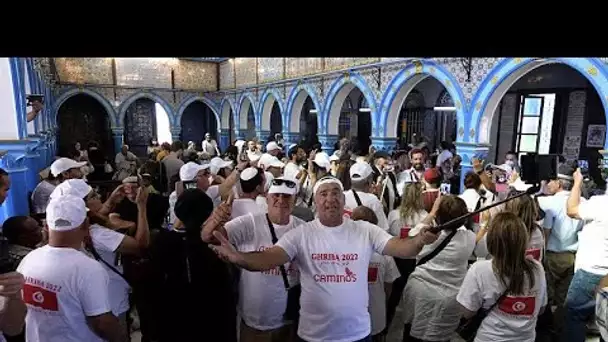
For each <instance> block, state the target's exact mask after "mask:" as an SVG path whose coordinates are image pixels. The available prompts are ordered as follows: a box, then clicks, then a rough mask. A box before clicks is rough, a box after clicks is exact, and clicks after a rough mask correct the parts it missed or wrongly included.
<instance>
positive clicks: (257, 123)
mask: <svg viewBox="0 0 608 342" xmlns="http://www.w3.org/2000/svg"><path fill="white" fill-rule="evenodd" d="M246 98H247V99H249V102H250V103H251V107H252V108H253V115H254V117H255V119H256V120H255V129H256V130H259V129H260V128H259V127H260V121H259V120H258V113H256V109H257V103H256V102H255V96H253V94H252V93H251V92H248V91H246V92H244V93H243V94H241V97H240V98H239V109H238V113H237V114H236V117H237V118H238V120H235V121H234V125H235V126H236V129H238V130H240V129H241V120H243V118H241V109H242V108H243V101H245V99H246ZM245 122H247V113H245Z"/></svg>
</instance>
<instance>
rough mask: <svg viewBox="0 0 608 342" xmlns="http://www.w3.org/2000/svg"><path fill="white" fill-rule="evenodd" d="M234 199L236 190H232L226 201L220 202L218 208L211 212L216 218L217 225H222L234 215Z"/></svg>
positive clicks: (212, 216) (213, 217) (214, 218)
mask: <svg viewBox="0 0 608 342" xmlns="http://www.w3.org/2000/svg"><path fill="white" fill-rule="evenodd" d="M233 201H234V192H233V191H231V192H230V194H229V195H228V198H226V200H225V201H224V202H222V203H220V205H218V206H217V208H216V209H215V210H214V211H213V213H212V214H211V218H212V219H213V220H215V224H216V226H219V225H222V224H224V223H226V222H228V221H230V218H231V217H232V202H233Z"/></svg>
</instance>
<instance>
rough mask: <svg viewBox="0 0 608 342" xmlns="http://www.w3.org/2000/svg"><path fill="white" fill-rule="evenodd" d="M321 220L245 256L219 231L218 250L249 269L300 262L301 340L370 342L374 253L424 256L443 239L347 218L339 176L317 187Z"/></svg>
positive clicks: (425, 232)
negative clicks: (402, 234)
mask: <svg viewBox="0 0 608 342" xmlns="http://www.w3.org/2000/svg"><path fill="white" fill-rule="evenodd" d="M313 193H314V201H315V206H316V208H317V218H316V219H315V220H314V221H312V222H308V223H305V224H303V225H301V226H299V227H297V228H296V229H292V230H291V231H289V232H287V233H286V234H285V235H283V237H281V238H280V239H279V241H278V242H277V243H276V244H275V245H274V246H273V247H271V248H268V249H265V250H264V251H260V252H252V253H242V252H239V251H238V250H237V249H236V248H235V247H234V246H233V245H232V244H231V243H230V242H229V241H228V240H227V239H226V238H224V237H223V236H222V234H221V233H219V232H214V236H215V238H216V239H218V240H219V241H220V243H221V245H219V246H212V248H213V249H214V250H215V251H216V252H217V253H218V254H220V255H221V256H222V257H224V258H226V259H228V260H230V261H231V262H233V263H235V264H237V265H239V266H241V267H242V268H244V269H247V270H249V271H263V270H270V269H273V268H275V267H277V266H280V265H283V264H285V263H287V262H289V261H292V260H297V262H298V269H299V271H300V281H301V284H302V295H301V298H300V305H301V308H300V321H299V327H298V336H299V337H300V339H302V340H304V341H307V342H326V341H340V342H347V341H348V342H351V341H369V338H370V334H371V322H370V317H369V312H368V310H367V307H368V304H369V302H368V299H369V298H368V287H367V286H368V284H367V281H366V280H367V271H368V267H369V262H370V259H371V256H372V253H373V252H374V251H375V252H377V253H380V254H384V255H391V256H396V257H400V258H404V257H408V256H413V255H416V254H418V252H420V250H421V249H422V247H423V246H424V245H425V244H430V243H432V242H434V241H435V240H436V239H437V235H436V234H433V233H432V232H431V231H430V230H427V229H426V228H423V229H422V230H421V233H420V234H418V235H417V236H416V237H414V238H412V239H407V240H406V239H403V240H401V239H399V238H393V237H392V236H391V235H390V234H388V233H387V232H385V231H383V230H382V229H381V228H379V227H378V226H375V225H373V224H370V223H368V222H364V221H352V220H350V219H348V218H344V216H343V213H344V201H345V199H344V187H343V186H342V183H341V182H340V181H339V180H337V179H335V178H334V177H325V178H321V179H319V180H318V181H317V182H316V184H315V186H314V188H313Z"/></svg>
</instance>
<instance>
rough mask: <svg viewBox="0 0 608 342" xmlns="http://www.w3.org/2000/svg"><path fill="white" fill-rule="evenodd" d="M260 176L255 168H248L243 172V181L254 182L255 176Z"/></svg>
mask: <svg viewBox="0 0 608 342" xmlns="http://www.w3.org/2000/svg"><path fill="white" fill-rule="evenodd" d="M257 175H258V169H256V168H255V167H248V168H246V169H245V170H243V172H241V180H242V181H248V180H252V179H253V178H254V177H255V176H257Z"/></svg>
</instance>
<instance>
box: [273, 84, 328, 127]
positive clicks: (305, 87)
mask: <svg viewBox="0 0 608 342" xmlns="http://www.w3.org/2000/svg"><path fill="white" fill-rule="evenodd" d="M301 91H304V92H306V94H308V96H310V98H311V99H312V103H313V104H314V105H315V108H316V109H317V110H322V108H323V107H322V106H321V99H320V98H319V94H317V92H316V91H315V90H314V88H313V86H312V85H311V84H309V83H300V84H298V85H297V86H296V87H295V88H293V90H292V91H291V93H290V94H289V99H288V100H287V110H286V111H285V112H281V113H282V114H283V126H285V123H287V127H288V128H287V130H285V129H283V130H284V131H286V132H298V131H299V130H300V128H299V127H297V129H296V130H293V129H292V128H291V125H292V119H293V117H292V115H293V114H292V111H293V105H294V102H295V100H296V97H297V96H298V94H299V93H300V92H301ZM301 114H302V113H301V112H300V113H295V115H296V116H295V117H296V118H297V120H296V121H295V122H294V123H295V124H296V125H298V124H299V121H300V115H301Z"/></svg>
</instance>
